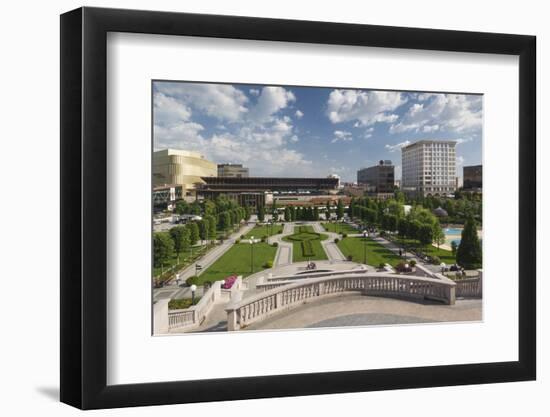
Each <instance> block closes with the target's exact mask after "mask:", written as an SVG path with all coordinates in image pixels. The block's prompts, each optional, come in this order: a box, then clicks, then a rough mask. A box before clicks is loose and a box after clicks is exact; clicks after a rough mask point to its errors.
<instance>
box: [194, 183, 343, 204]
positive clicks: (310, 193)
mask: <svg viewBox="0 0 550 417" xmlns="http://www.w3.org/2000/svg"><path fill="white" fill-rule="evenodd" d="M202 180H203V182H204V184H202V185H200V186H199V187H198V189H197V194H198V196H199V197H200V198H207V199H214V198H216V197H217V196H219V195H224V196H226V197H228V198H230V199H232V200H235V201H237V202H238V203H239V204H240V205H243V206H245V205H246V206H253V207H258V206H265V205H269V204H272V203H273V201H277V203H281V204H285V202H289V203H290V202H292V201H301V202H305V201H306V200H309V199H311V198H314V197H317V198H318V197H319V196H322V195H335V194H336V193H337V192H338V184H339V179H338V178H335V177H328V178H284V177H241V178H239V177H203V178H202ZM306 197H307V198H306Z"/></svg>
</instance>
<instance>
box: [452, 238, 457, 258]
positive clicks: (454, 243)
mask: <svg viewBox="0 0 550 417" xmlns="http://www.w3.org/2000/svg"><path fill="white" fill-rule="evenodd" d="M457 248H458V244H457V243H456V240H453V241H452V242H451V251H452V252H453V256H456V250H457Z"/></svg>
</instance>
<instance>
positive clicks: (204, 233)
mask: <svg viewBox="0 0 550 417" xmlns="http://www.w3.org/2000/svg"><path fill="white" fill-rule="evenodd" d="M209 227H210V222H209V221H208V220H207V219H206V218H205V219H202V220H201V221H200V222H199V237H200V238H201V240H202V241H204V240H208V237H209V236H210V234H209V230H208V228H209Z"/></svg>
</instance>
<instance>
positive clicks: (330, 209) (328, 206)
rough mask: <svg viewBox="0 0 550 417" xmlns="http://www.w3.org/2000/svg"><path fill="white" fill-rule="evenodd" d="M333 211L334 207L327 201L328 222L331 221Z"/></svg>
mask: <svg viewBox="0 0 550 417" xmlns="http://www.w3.org/2000/svg"><path fill="white" fill-rule="evenodd" d="M331 211H332V207H331V204H330V200H327V212H326V214H325V216H326V218H327V220H330V213H331Z"/></svg>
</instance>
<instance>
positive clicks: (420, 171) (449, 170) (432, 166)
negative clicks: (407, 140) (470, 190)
mask: <svg viewBox="0 0 550 417" xmlns="http://www.w3.org/2000/svg"><path fill="white" fill-rule="evenodd" d="M455 146H456V142H455V141H450V140H421V141H418V142H415V143H412V144H410V145H408V146H405V147H403V148H401V166H402V178H401V188H402V190H403V191H404V192H406V193H411V194H422V195H424V196H427V195H428V194H431V195H447V194H452V193H454V192H455V191H456V153H455Z"/></svg>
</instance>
